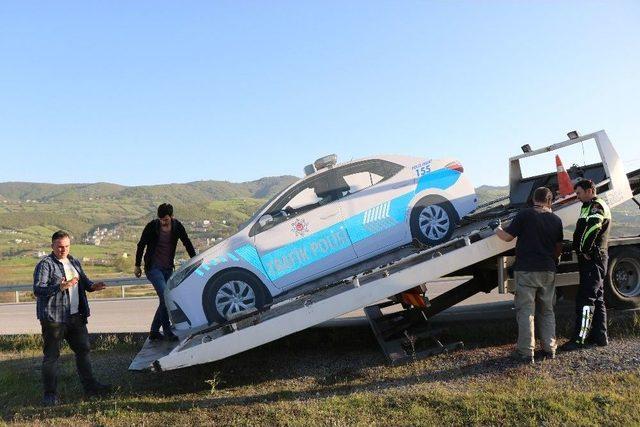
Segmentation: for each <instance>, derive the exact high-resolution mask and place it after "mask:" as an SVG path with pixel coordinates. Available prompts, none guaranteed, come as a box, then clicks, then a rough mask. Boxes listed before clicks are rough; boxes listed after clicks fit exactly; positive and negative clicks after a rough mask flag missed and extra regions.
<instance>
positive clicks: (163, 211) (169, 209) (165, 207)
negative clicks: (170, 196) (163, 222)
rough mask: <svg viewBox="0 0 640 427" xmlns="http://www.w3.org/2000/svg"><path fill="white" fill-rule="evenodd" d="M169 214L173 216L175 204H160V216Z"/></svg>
mask: <svg viewBox="0 0 640 427" xmlns="http://www.w3.org/2000/svg"><path fill="white" fill-rule="evenodd" d="M167 215H169V216H173V206H171V204H170V203H163V204H161V205H160V206H158V218H164V217H165V216H167Z"/></svg>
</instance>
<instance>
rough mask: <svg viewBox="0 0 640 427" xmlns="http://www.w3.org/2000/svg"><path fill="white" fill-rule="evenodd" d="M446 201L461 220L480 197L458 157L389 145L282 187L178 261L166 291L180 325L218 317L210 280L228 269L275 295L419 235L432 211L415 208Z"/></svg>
mask: <svg viewBox="0 0 640 427" xmlns="http://www.w3.org/2000/svg"><path fill="white" fill-rule="evenodd" d="M345 183H346V185H347V186H345ZM302 189H304V190H302ZM319 194H320V195H324V196H318V195H319ZM291 196H295V197H291ZM325 196H326V197H325ZM332 197H335V198H336V199H335V200H333V199H332ZM425 201H427V202H428V203H427V202H425ZM437 203H440V206H444V205H446V204H447V203H449V204H450V205H449V206H451V207H452V208H453V210H454V211H455V214H454V215H453V216H455V218H451V219H452V220H453V222H457V221H458V220H459V219H460V218H462V217H463V216H465V215H467V214H468V213H470V212H472V211H473V210H475V208H476V206H477V198H476V195H475V191H474V188H473V186H472V185H471V183H470V182H469V181H468V180H467V179H466V177H465V176H464V173H463V171H462V167H461V166H460V164H459V163H458V162H457V161H456V160H454V159H437V160H436V159H433V160H428V159H423V158H417V157H408V156H395V155H387V156H378V157H369V158H365V159H359V160H354V161H351V162H347V163H342V164H338V165H335V166H333V167H330V168H324V169H321V170H319V171H317V172H315V173H312V174H310V175H308V176H306V177H304V178H303V179H301V180H300V181H297V182H296V183H294V184H293V185H291V186H289V187H288V188H287V189H285V190H284V191H282V192H281V193H280V194H278V195H277V196H276V197H274V198H273V199H272V200H271V202H270V203H268V204H267V205H266V206H265V207H264V208H263V209H261V210H260V211H259V212H257V213H256V215H254V217H253V218H252V219H251V220H250V221H249V222H248V223H247V224H246V225H245V226H244V227H242V229H241V230H239V231H238V233H236V234H235V235H233V236H231V237H229V238H228V239H226V240H224V241H222V242H221V243H219V244H217V245H215V246H214V247H212V248H209V249H207V250H206V251H204V252H203V253H201V254H200V255H198V256H196V257H194V258H192V259H191V260H190V261H189V262H187V263H186V264H185V265H183V266H182V267H181V268H180V269H179V270H178V271H176V273H175V274H174V275H173V276H172V278H171V279H170V281H169V284H168V286H167V291H166V292H165V298H166V303H167V307H168V310H169V312H170V314H171V319H172V322H173V324H174V326H175V327H176V328H178V329H187V328H190V327H197V326H201V325H206V324H211V323H213V320H212V316H211V314H210V313H207V310H211V309H210V308H209V309H208V308H207V304H209V302H208V301H207V298H208V297H210V296H208V295H209V294H208V291H207V286H212V285H211V283H213V282H214V281H215V280H216V278H218V277H220V274H222V273H224V272H227V273H230V272H243V274H249V275H251V276H254V277H255V278H256V279H257V280H258V281H259V282H260V283H261V285H262V286H263V287H264V294H265V295H264V296H265V297H266V299H267V300H269V299H271V298H273V297H276V296H278V295H280V294H282V293H284V292H286V291H288V290H290V289H292V288H294V287H296V286H300V285H302V284H304V283H306V282H309V281H312V280H315V279H318V278H320V277H322V276H325V275H327V274H330V273H333V272H336V271H338V270H341V269H344V268H346V267H349V266H351V265H354V264H357V263H360V262H362V261H364V260H366V259H368V258H371V257H373V256H376V255H379V254H381V253H384V252H387V251H389V250H391V249H394V248H397V247H399V246H403V245H405V244H407V243H410V242H411V241H412V239H413V238H414V237H416V236H415V234H416V231H417V229H416V228H415V227H422V225H420V224H422V222H420V221H423V220H422V217H420V218H419V219H417V218H418V216H412V215H422V213H420V214H412V212H418V211H419V210H420V209H422V208H423V206H425V205H431V204H437ZM285 207H286V208H287V209H286V210H284V211H283V209H284V208H285ZM418 208H419V209H418ZM424 209H427V208H424ZM441 210H442V209H441ZM425 212H426V211H425ZM447 212H449V214H450V213H451V210H450V209H449V210H448V211H447ZM450 216H451V215H450ZM416 221H418V222H416ZM412 222H413V223H414V230H413V235H412ZM449 226H450V227H451V228H453V227H454V226H455V224H453V223H452V224H449ZM427 227H428V225H427ZM422 229H423V230H425V229H424V228H422ZM427 230H429V232H431V230H432V229H431V228H429V229H427ZM450 232H452V230H451V231H450ZM450 232H448V236H444V235H442V236H441V237H442V238H446V239H448V238H449V236H450ZM425 233H426V231H425ZM434 236H436V235H434ZM227 276H228V275H227ZM231 276H233V275H231ZM232 282H233V283H235V282H236V281H234V280H232V281H230V282H229V283H232ZM237 282H240V281H237ZM240 283H241V282H240ZM208 284H209V285H208ZM233 286H237V283H236V284H235V285H233ZM236 290H237V288H236ZM248 292H249V293H250V292H251V291H248ZM245 293H246V292H245ZM240 299H241V298H240ZM217 301H218V295H217V294H216V303H217ZM238 302H240V301H238ZM240 307H241V309H240V311H242V309H243V307H244V306H242V304H241V305H240ZM250 308H251V307H250ZM229 314H233V313H229ZM230 317H232V316H230Z"/></svg>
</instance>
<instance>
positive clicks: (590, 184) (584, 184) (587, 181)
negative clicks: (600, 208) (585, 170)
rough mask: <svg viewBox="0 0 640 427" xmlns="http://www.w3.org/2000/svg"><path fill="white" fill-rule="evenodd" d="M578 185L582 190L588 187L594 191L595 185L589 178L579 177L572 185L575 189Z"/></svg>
mask: <svg viewBox="0 0 640 427" xmlns="http://www.w3.org/2000/svg"><path fill="white" fill-rule="evenodd" d="M578 187H580V188H582V189H583V190H584V191H587V190H589V189H591V190H593V191H596V185H595V184H594V183H593V181H591V180H590V179H581V180H580V181H578V182H576V184H575V185H574V186H573V189H574V190H577V189H578Z"/></svg>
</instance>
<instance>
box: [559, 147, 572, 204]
mask: <svg viewBox="0 0 640 427" xmlns="http://www.w3.org/2000/svg"><path fill="white" fill-rule="evenodd" d="M556 168H557V170H558V191H560V196H562V197H565V196H568V195H569V194H572V193H573V184H572V183H571V178H570V177H569V174H568V173H567V171H566V170H564V166H562V161H561V160H560V156H558V155H557V154H556Z"/></svg>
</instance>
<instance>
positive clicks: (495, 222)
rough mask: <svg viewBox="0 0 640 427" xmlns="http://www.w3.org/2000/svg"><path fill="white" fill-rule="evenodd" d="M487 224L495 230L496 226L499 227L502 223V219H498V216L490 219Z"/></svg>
mask: <svg viewBox="0 0 640 427" xmlns="http://www.w3.org/2000/svg"><path fill="white" fill-rule="evenodd" d="M487 225H488V226H489V228H491V229H492V230H495V229H496V228H498V227H500V226H501V225H502V221H500V218H498V219H494V220H493V221H490V222H489V224H487Z"/></svg>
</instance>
